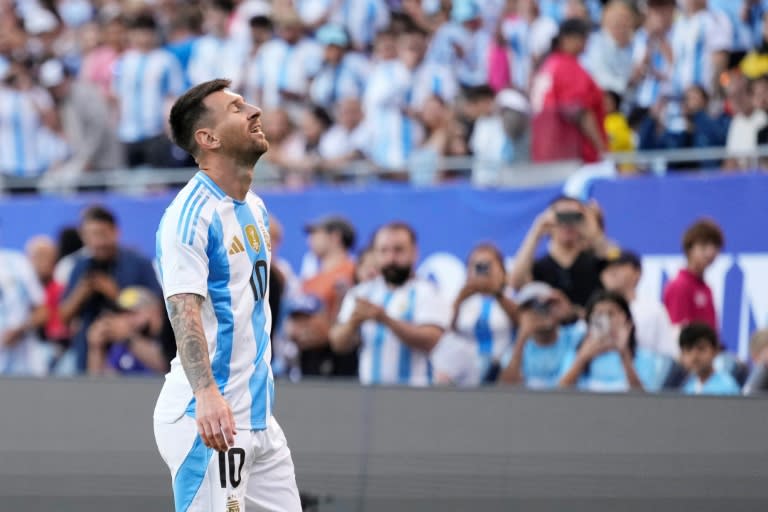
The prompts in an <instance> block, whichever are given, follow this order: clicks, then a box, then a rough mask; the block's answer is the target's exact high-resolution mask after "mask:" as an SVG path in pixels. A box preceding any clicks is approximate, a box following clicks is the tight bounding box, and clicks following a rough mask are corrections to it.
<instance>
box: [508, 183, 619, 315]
mask: <svg viewBox="0 0 768 512" xmlns="http://www.w3.org/2000/svg"><path fill="white" fill-rule="evenodd" d="M544 237H549V238H550V240H549V244H548V246H547V254H546V255H545V256H543V257H541V258H538V259H535V258H536V249H537V248H538V246H539V243H540V242H541V241H542V239H544ZM611 247H612V244H611V242H609V241H608V240H607V239H606V238H605V234H604V233H603V230H602V227H601V215H600V213H599V211H598V210H597V207H596V206H594V205H584V204H582V203H581V202H580V201H579V200H577V199H573V198H570V197H566V196H562V197H559V198H557V199H555V200H554V201H553V202H552V203H551V204H550V206H549V208H547V209H546V210H545V211H544V212H543V213H541V214H540V215H539V216H538V217H537V218H536V220H535V221H534V223H533V225H532V226H531V228H530V230H529V231H528V234H527V235H526V236H525V239H524V240H523V244H522V245H521V246H520V250H519V251H518V252H517V255H516V256H515V263H514V266H513V268H512V272H511V274H510V278H511V285H512V287H513V288H515V289H518V290H519V289H520V288H522V287H523V286H524V285H525V284H526V283H529V282H530V281H542V282H545V283H548V284H549V285H551V286H553V287H555V288H557V289H559V290H562V291H563V292H564V293H565V295H566V296H567V297H568V299H569V300H570V301H571V302H573V303H574V304H575V305H577V306H582V307H583V306H585V305H586V304H587V301H588V300H589V297H590V296H591V295H592V293H593V292H594V291H595V290H598V289H599V288H601V284H600V270H602V266H603V257H604V256H605V254H607V252H608V250H609V249H611Z"/></svg>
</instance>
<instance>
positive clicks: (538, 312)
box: [501, 282, 585, 389]
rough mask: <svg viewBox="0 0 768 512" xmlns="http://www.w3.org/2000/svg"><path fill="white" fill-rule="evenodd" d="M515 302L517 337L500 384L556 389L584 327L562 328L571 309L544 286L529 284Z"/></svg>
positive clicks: (581, 325) (553, 291)
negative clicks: (562, 322)
mask: <svg viewBox="0 0 768 512" xmlns="http://www.w3.org/2000/svg"><path fill="white" fill-rule="evenodd" d="M515 300H516V301H517V308H518V326H517V336H516V339H515V345H514V350H513V352H512V358H511V360H510V362H509V365H508V366H507V367H506V368H505V369H504V370H503V372H502V373H501V382H503V383H506V384H525V386H526V387H528V388H530V389H552V388H555V387H557V384H558V382H559V381H560V379H561V378H562V376H563V375H564V374H565V371H566V370H567V369H568V368H567V367H566V366H565V364H566V363H567V361H568V360H570V359H571V354H573V353H574V351H575V350H576V348H577V346H578V344H579V342H581V339H582V338H583V337H584V330H585V329H584V324H583V322H576V323H573V324H570V325H561V321H562V319H563V318H564V317H565V316H567V311H568V310H569V308H570V305H569V304H568V299H567V298H565V296H564V295H563V294H562V293H559V292H557V290H555V289H554V288H552V287H551V286H549V285H548V284H546V283H542V282H532V283H528V284H527V285H525V286H524V287H523V289H521V290H520V292H519V293H518V294H517V296H516V297H515Z"/></svg>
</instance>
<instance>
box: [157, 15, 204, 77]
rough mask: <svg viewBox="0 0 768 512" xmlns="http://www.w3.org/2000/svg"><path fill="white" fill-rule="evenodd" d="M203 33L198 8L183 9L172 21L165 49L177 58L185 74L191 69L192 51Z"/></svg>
mask: <svg viewBox="0 0 768 512" xmlns="http://www.w3.org/2000/svg"><path fill="white" fill-rule="evenodd" d="M202 31H203V17H202V14H201V13H200V9H199V8H198V7H197V6H194V5H190V6H186V7H181V8H180V10H179V12H178V14H177V15H176V16H174V17H173V19H171V20H170V23H169V25H168V29H167V36H166V39H167V40H166V45H165V49H166V50H168V51H169V52H171V53H172V54H173V56H174V57H176V59H177V60H178V61H179V64H180V65H181V69H182V70H184V71H185V72H186V70H187V69H188V68H189V61H190V58H191V57H192V50H193V48H194V46H195V44H196V42H197V40H198V38H200V35H201V33H202ZM186 76H187V75H186V74H185V77H186Z"/></svg>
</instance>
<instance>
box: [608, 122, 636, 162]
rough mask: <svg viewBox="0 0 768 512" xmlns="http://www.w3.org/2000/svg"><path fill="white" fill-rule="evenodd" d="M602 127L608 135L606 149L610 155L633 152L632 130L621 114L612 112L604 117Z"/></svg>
mask: <svg viewBox="0 0 768 512" xmlns="http://www.w3.org/2000/svg"><path fill="white" fill-rule="evenodd" d="M603 126H604V127H605V133H606V134H607V135H608V149H609V150H610V151H611V152H612V153H619V152H626V151H634V150H635V142H634V140H633V137H632V129H631V128H630V127H629V123H628V122H627V118H626V117H624V114H622V113H621V112H613V113H611V114H608V115H607V116H605V121H604V124H603Z"/></svg>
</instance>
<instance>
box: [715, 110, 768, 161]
mask: <svg viewBox="0 0 768 512" xmlns="http://www.w3.org/2000/svg"><path fill="white" fill-rule="evenodd" d="M766 124H768V114H766V113H765V111H763V110H759V109H755V111H754V112H752V115H750V116H745V115H744V114H737V115H735V116H734V117H733V120H732V121H731V125H730V127H729V128H728V140H727V141H726V143H725V147H726V149H727V150H728V151H729V152H742V151H754V150H756V149H757V132H759V131H760V129H761V128H763V127H764V126H765V125H766Z"/></svg>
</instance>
